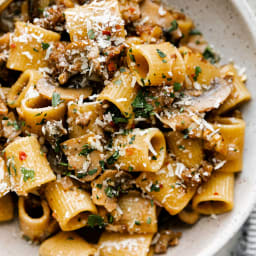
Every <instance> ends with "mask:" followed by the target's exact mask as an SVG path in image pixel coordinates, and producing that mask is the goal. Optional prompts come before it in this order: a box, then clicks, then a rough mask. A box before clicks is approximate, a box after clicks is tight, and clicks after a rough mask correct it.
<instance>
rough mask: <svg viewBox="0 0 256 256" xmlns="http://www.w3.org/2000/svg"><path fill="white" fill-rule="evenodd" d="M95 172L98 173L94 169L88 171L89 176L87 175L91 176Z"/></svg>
mask: <svg viewBox="0 0 256 256" xmlns="http://www.w3.org/2000/svg"><path fill="white" fill-rule="evenodd" d="M97 171H98V169H97V168H95V169H92V170H89V171H88V174H89V175H93V174H95V173H96V172H97Z"/></svg>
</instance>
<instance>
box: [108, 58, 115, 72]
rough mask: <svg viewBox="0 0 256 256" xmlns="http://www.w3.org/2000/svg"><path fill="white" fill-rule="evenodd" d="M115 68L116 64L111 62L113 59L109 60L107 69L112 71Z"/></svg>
mask: <svg viewBox="0 0 256 256" xmlns="http://www.w3.org/2000/svg"><path fill="white" fill-rule="evenodd" d="M115 70H116V64H115V63H114V62H113V61H111V62H110V63H109V64H108V71H109V72H113V71H115Z"/></svg>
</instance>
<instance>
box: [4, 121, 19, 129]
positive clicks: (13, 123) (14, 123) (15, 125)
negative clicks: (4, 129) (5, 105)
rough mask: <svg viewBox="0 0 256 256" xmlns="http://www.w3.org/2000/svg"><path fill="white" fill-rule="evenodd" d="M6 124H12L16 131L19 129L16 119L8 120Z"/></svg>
mask: <svg viewBox="0 0 256 256" xmlns="http://www.w3.org/2000/svg"><path fill="white" fill-rule="evenodd" d="M7 126H12V127H13V128H14V129H15V130H16V131H18V130H19V129H20V126H19V124H18V122H17V121H16V120H15V121H13V122H10V121H8V122H7Z"/></svg>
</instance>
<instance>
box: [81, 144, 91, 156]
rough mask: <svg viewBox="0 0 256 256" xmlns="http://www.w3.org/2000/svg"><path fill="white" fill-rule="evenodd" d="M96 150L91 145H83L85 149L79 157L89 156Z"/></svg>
mask: <svg viewBox="0 0 256 256" xmlns="http://www.w3.org/2000/svg"><path fill="white" fill-rule="evenodd" d="M94 150H95V149H94V148H92V147H91V146H90V145H89V144H85V145H83V148H82V150H81V152H80V153H79V156H87V155H89V154H90V153H91V152H93V151H94Z"/></svg>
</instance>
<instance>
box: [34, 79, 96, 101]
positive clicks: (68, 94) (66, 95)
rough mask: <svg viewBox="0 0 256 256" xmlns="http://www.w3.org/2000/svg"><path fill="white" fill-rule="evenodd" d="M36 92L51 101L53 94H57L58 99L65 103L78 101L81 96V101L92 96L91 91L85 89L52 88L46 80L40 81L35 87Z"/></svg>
mask: <svg viewBox="0 0 256 256" xmlns="http://www.w3.org/2000/svg"><path fill="white" fill-rule="evenodd" d="M36 88H37V90H38V92H39V93H40V94H41V95H43V96H44V97H45V98H46V99H48V100H51V99H52V95H53V94H54V93H56V94H59V95H60V98H61V99H62V100H64V101H65V102H69V101H73V100H78V99H79V98H80V97H81V96H83V99H86V98H88V97H89V96H90V95H91V94H92V89H91V88H89V87H85V88H63V87H60V86H53V85H51V84H49V83H48V82H47V81H46V80H44V79H42V80H41V81H40V82H39V83H38V84H37V86H36Z"/></svg>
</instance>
